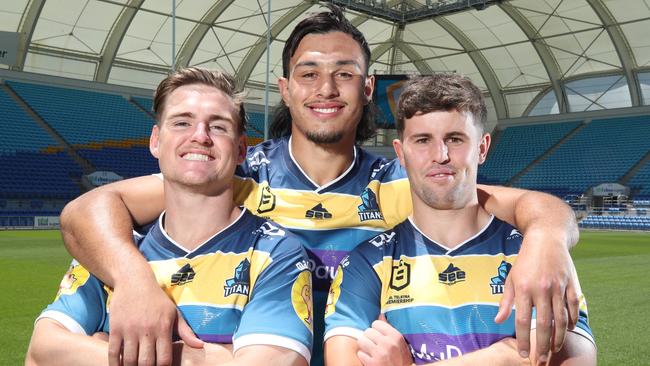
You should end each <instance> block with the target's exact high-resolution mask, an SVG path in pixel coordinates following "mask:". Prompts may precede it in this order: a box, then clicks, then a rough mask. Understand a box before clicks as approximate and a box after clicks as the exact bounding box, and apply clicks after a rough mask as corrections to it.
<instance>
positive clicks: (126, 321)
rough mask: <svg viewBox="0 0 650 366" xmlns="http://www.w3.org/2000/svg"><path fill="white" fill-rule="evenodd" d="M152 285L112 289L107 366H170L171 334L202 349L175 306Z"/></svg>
mask: <svg viewBox="0 0 650 366" xmlns="http://www.w3.org/2000/svg"><path fill="white" fill-rule="evenodd" d="M150 282H152V281H142V282H141V283H140V285H142V286H143V287H142V286H141V287H136V286H133V284H126V286H125V287H124V288H122V287H121V286H119V285H118V286H116V288H115V290H114V292H113V295H112V298H111V300H110V334H109V339H108V341H109V346H108V361H109V365H115V366H118V365H124V366H133V365H140V366H143V365H158V366H162V365H171V363H172V334H173V332H174V331H176V332H177V334H178V335H179V337H180V338H181V339H182V340H183V341H184V343H185V344H186V345H187V346H190V347H194V348H201V347H203V342H202V341H201V340H200V339H198V338H197V337H196V336H195V335H194V333H193V332H192V330H191V328H190V327H189V326H188V325H187V323H186V322H185V320H184V319H183V317H182V316H181V315H180V314H179V313H178V310H177V308H176V305H175V304H174V303H173V302H172V301H171V300H170V299H169V297H167V295H165V293H164V292H163V291H162V290H161V289H160V287H158V286H157V284H155V282H154V284H153V285H152V284H150Z"/></svg>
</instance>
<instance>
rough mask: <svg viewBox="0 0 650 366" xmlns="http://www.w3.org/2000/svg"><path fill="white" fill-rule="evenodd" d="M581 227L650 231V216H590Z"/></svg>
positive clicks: (581, 223)
mask: <svg viewBox="0 0 650 366" xmlns="http://www.w3.org/2000/svg"><path fill="white" fill-rule="evenodd" d="M579 226H580V227H581V228H585V229H609V230H650V216H628V215H624V216H609V215H605V216H598V215H589V216H587V217H585V218H584V219H583V220H582V221H581V222H580V224H579Z"/></svg>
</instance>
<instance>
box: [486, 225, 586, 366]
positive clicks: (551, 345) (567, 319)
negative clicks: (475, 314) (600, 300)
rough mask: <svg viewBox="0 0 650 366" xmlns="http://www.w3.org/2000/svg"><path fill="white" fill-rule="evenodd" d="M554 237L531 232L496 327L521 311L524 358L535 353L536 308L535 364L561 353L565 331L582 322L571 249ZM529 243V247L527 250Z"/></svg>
mask: <svg viewBox="0 0 650 366" xmlns="http://www.w3.org/2000/svg"><path fill="white" fill-rule="evenodd" d="M561 241H562V240H561V239H556V238H554V237H553V236H552V235H549V233H545V232H541V231H532V230H529V231H528V232H527V233H526V236H525V238H524V244H523V245H522V247H521V251H520V252H519V255H518V257H517V261H516V262H515V264H514V265H513V267H512V269H511V271H510V274H509V275H508V278H507V279H506V284H505V289H504V293H503V297H502V299H501V303H500V304H499V313H498V314H497V316H496V318H495V321H496V322H497V323H502V322H504V321H505V320H506V319H507V318H508V317H509V316H510V312H511V310H512V306H513V304H514V305H515V308H516V319H515V329H516V339H517V348H518V349H519V354H520V355H521V356H522V357H524V358H527V357H529V353H530V328H531V318H532V308H533V307H535V310H536V312H537V315H536V334H537V335H536V350H535V352H536V356H537V357H536V358H537V360H539V361H540V362H545V361H546V360H547V359H548V353H549V351H552V352H557V351H559V350H560V348H562V344H563V342H564V338H565V336H566V331H567V328H568V329H573V328H574V327H575V325H576V322H577V321H578V307H579V298H578V292H579V289H578V286H579V285H578V284H577V276H576V273H575V268H574V265H573V261H572V260H571V256H570V255H569V252H568V249H567V245H566V243H564V242H561ZM526 242H530V243H529V244H526Z"/></svg>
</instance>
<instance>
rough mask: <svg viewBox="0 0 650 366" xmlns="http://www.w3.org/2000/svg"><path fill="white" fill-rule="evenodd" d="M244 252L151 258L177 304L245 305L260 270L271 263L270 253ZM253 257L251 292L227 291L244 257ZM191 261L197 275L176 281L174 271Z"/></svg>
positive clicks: (249, 287)
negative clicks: (228, 282)
mask: <svg viewBox="0 0 650 366" xmlns="http://www.w3.org/2000/svg"><path fill="white" fill-rule="evenodd" d="M250 251H252V249H250V250H249V251H248V252H243V253H222V252H216V253H210V254H206V255H202V256H198V257H195V258H191V259H188V258H173V259H168V260H162V261H152V262H149V264H150V265H151V268H152V270H153V271H154V274H155V275H156V279H157V280H158V284H159V285H160V287H162V288H163V289H164V291H165V292H166V293H167V295H168V296H170V297H171V298H172V300H174V302H175V303H176V304H177V305H179V306H180V305H184V304H193V303H206V304H214V305H215V306H217V307H218V306H220V305H221V306H224V307H235V308H238V309H242V308H243V307H244V305H246V303H247V302H248V297H249V296H250V295H252V289H253V288H254V286H255V281H256V280H257V277H258V276H259V274H260V273H261V272H262V271H263V270H264V269H265V268H266V267H267V266H268V265H269V264H270V263H271V259H270V257H269V254H268V253H265V252H259V251H253V253H252V254H250ZM247 258H250V283H249V284H248V288H247V289H246V291H245V292H246V293H247V294H243V293H230V294H226V291H225V289H224V288H225V287H226V281H227V280H229V279H232V278H233V277H234V274H235V269H236V268H237V266H238V265H239V264H240V263H242V261H243V260H244V259H247ZM186 264H189V265H190V266H191V268H192V270H193V271H194V273H195V276H194V277H193V278H192V279H191V280H189V281H187V282H185V283H180V284H179V283H176V284H172V275H174V274H175V273H177V272H178V271H179V269H181V268H183V266H185V265H186Z"/></svg>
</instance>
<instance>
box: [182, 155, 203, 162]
mask: <svg viewBox="0 0 650 366" xmlns="http://www.w3.org/2000/svg"><path fill="white" fill-rule="evenodd" d="M183 159H185V160H192V161H208V156H207V155H203V154H194V153H189V154H185V155H184V156H183Z"/></svg>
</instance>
